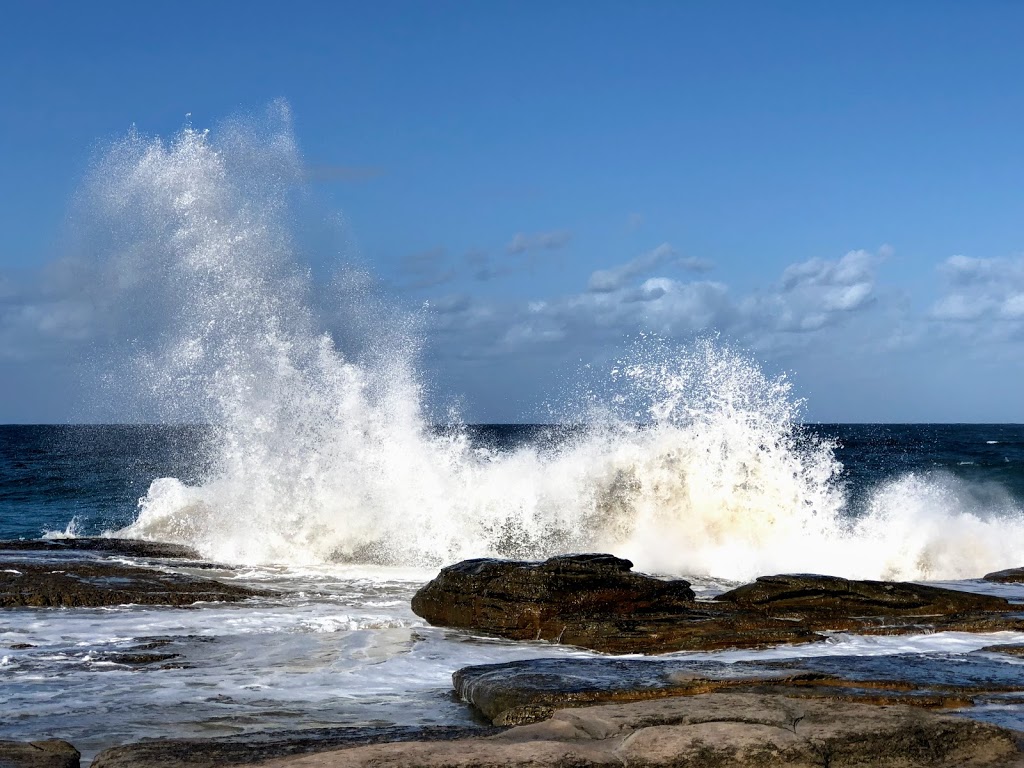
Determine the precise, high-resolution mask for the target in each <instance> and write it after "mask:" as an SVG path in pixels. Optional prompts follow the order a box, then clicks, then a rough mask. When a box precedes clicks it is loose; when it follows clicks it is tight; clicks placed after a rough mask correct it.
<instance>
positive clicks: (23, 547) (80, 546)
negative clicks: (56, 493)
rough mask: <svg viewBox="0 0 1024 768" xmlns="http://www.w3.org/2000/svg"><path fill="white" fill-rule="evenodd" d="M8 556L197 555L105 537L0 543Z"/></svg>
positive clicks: (150, 543)
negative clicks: (80, 554)
mask: <svg viewBox="0 0 1024 768" xmlns="http://www.w3.org/2000/svg"><path fill="white" fill-rule="evenodd" d="M5 550H6V551H9V552H54V553H61V552H101V553H104V554H109V555H122V556H124V557H155V558H165V559H176V558H183V559H187V560H198V559H199V553H198V552H196V551H195V550H194V549H192V548H191V547H186V546H185V545H183V544H168V543H165V542H159V541H142V540H141V539H115V538H107V537H105V536H93V537H82V538H72V539H8V540H0V551H5Z"/></svg>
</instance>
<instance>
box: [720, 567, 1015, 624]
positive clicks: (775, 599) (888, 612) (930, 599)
mask: <svg viewBox="0 0 1024 768" xmlns="http://www.w3.org/2000/svg"><path fill="white" fill-rule="evenodd" d="M715 600H716V601H718V602H723V603H733V604H735V605H737V606H741V607H743V608H747V609H752V610H758V611H764V612H768V613H772V614H793V613H796V614H807V613H810V614H813V615H815V616H819V617H826V616H849V615H857V614H861V615H871V616H907V615H910V616H915V615H920V616H933V615H935V614H956V613H969V612H985V611H1009V610H1015V609H1014V608H1013V606H1010V605H1009V604H1008V603H1007V601H1006V600H1004V599H1003V598H1001V597H991V596H989V595H978V594H975V593H973V592H962V591H959V590H954V589H943V588H941V587H931V586H927V585H924V584H912V583H908V582H899V581H854V580H851V579H843V578H840V577H838V576H819V575H817V574H784V575H780V576H761V577H760V578H758V579H757V580H756V581H755V582H753V583H752V584H744V585H743V586H741V587H737V588H736V589H733V590H730V591H729V592H725V593H723V594H721V595H718V596H717V597H716V598H715ZM1016 610H1020V608H1017V609H1016Z"/></svg>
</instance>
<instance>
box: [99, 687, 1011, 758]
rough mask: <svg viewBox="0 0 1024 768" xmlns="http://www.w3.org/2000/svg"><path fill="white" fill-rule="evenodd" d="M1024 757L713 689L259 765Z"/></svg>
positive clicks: (912, 727)
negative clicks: (481, 731) (484, 731)
mask: <svg viewBox="0 0 1024 768" xmlns="http://www.w3.org/2000/svg"><path fill="white" fill-rule="evenodd" d="M167 764H168V765H173V763H167ZM1022 764H1024V763H1022V762H1021V753H1020V752H1019V750H1018V747H1017V743H1016V738H1015V734H1014V733H1013V732H1011V731H1008V730H1006V729H1003V728H999V727H998V726H994V725H988V724H984V723H977V722H972V721H970V720H966V719H962V718H956V717H950V716H946V715H941V714H936V713H932V712H928V711H925V710H921V709H916V708H913V707H905V706H887V707H875V706H870V705H866V704H858V703H838V704H837V703H834V702H824V701H820V700H814V699H809V700H794V699H791V698H787V697H784V696H772V695H758V694H743V693H714V694H707V695H705V696H695V697H678V698H671V699H661V700H658V701H645V702H634V703H629V704H608V705H603V706H596V707H585V708H581V709H573V710H563V711H560V712H556V713H555V714H554V716H552V717H551V718H550V719H549V720H546V721H544V722H540V723H534V724H531V725H522V726H518V727H515V728H511V729H509V730H507V731H505V732H504V733H501V734H498V735H496V736H490V737H486V738H468V739H459V740H456V741H448V742H432V743H431V742H427V743H424V742H410V743H404V744H396V743H389V744H377V745H366V746H358V747H351V748H347V749H340V750H337V751H332V752H322V753H319V754H312V755H305V756H301V757H291V758H284V759H278V760H269V761H266V762H264V763H262V764H261V765H263V766H264V768H355V767H356V766H359V767H360V768H362V767H364V766H365V767H368V766H385V765H386V766H393V767H394V768H401V767H403V766H421V767H422V768H432V767H435V766H436V767H440V766H446V767H450V768H454V767H455V766H467V767H468V766H476V767H478V768H490V767H491V766H494V767H497V766H533V767H534V768H543V767H545V766H551V768H555V767H556V766H557V767H558V768H569V767H570V766H572V767H574V768H582V767H583V766H616V767H617V768H621V766H645V767H646V768H654V767H655V766H665V767H666V768H667V767H668V766H677V767H681V766H688V767H689V768H726V767H727V766H728V767H730V768H732V767H733V766H758V767H759V768H775V767H776V766H778V767H780V768H781V766H789V767H790V768H793V767H799V768H822V767H823V766H825V767H827V768H852V767H853V766H859V767H860V768H866V766H872V768H910V767H911V766H914V767H915V768H940V767H941V768H952V767H953V766H957V767H958V768H968V767H973V768H983V767H989V768H997V767H1001V768H1009V767H1010V766H1020V765H1022ZM100 768H106V765H105V764H103V765H101V766H100ZM118 768H127V765H126V764H122V765H121V766H118Z"/></svg>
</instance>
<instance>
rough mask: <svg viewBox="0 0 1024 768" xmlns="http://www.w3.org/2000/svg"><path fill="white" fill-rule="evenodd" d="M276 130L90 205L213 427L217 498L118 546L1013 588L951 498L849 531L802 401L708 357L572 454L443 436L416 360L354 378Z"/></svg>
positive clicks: (623, 396)
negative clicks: (555, 560)
mask: <svg viewBox="0 0 1024 768" xmlns="http://www.w3.org/2000/svg"><path fill="white" fill-rule="evenodd" d="M272 111H273V112H274V114H273V115H272V116H271V118H268V120H267V121H264V122H262V123H258V124H257V123H246V122H245V121H236V122H234V123H232V124H230V125H228V126H225V127H224V128H222V129H220V130H219V131H218V132H217V133H216V134H211V133H206V132H199V131H196V130H194V129H192V128H191V127H186V128H185V129H184V130H183V131H181V132H180V133H179V134H178V135H177V136H176V137H175V138H174V140H173V141H171V142H168V143H165V142H163V141H161V140H159V139H146V138H143V137H139V136H136V135H132V136H130V137H129V138H128V139H127V140H125V141H124V142H122V143H120V144H118V145H117V146H116V147H115V148H114V149H113V150H112V151H111V152H110V154H109V155H108V156H107V157H106V158H105V159H104V160H103V161H102V162H100V163H99V164H98V166H97V168H96V171H95V173H94V175H93V179H92V182H91V184H90V186H89V187H88V189H89V193H88V194H89V197H90V199H91V200H92V203H91V207H92V213H91V215H93V216H96V217H98V220H99V221H100V222H101V226H98V229H100V230H102V231H104V232H106V233H108V235H107V236H109V237H110V238H111V241H112V242H113V243H115V246H114V247H113V254H112V256H111V261H112V263H113V265H114V266H113V267H112V269H114V270H115V271H116V272H117V274H119V275H120V274H124V275H127V277H125V278H124V280H125V281H126V283H127V285H126V287H125V291H126V292H128V293H131V292H132V291H134V292H135V293H139V292H141V293H142V294H143V295H144V297H145V298H144V299H136V300H135V303H136V304H140V303H141V304H142V305H146V304H147V302H148V303H152V304H153V306H154V307H156V308H157V309H155V310H153V312H155V313H157V314H159V313H161V312H162V313H164V314H163V315H161V325H160V327H159V328H158V329H157V330H156V331H154V333H153V334H152V335H151V337H150V338H149V340H148V342H147V341H146V339H142V340H140V342H139V358H140V359H141V361H142V365H141V370H142V376H143V381H144V382H145V383H146V384H147V385H148V386H149V387H150V388H151V389H152V391H153V392H154V393H155V394H156V395H157V396H158V398H159V400H160V402H161V403H162V404H163V405H164V407H165V415H167V416H168V417H169V418H183V417H187V418H189V419H192V420H203V421H207V422H209V423H211V424H216V425H217V433H216V438H215V439H216V450H215V454H216V461H215V462H214V466H213V468H212V469H211V471H210V473H209V475H208V477H207V478H206V479H205V481H204V482H202V483H201V484H199V485H195V486H190V485H186V484H184V483H182V482H180V481H179V480H177V479H174V478H162V479H158V480H156V481H155V482H153V484H152V486H151V487H150V489H149V491H148V493H147V494H146V496H145V497H144V498H143V499H141V500H140V503H139V515H138V519H137V520H136V521H135V522H134V523H133V524H132V525H130V526H129V527H127V528H126V529H124V530H123V531H120V532H119V534H120V535H126V536H136V537H143V538H152V539H160V540H168V541H178V542H183V543H187V544H190V545H192V546H194V547H196V548H198V549H199V550H200V551H201V552H202V553H203V554H204V555H205V556H207V557H211V558H215V559H218V560H222V561H227V562H234V563H253V564H268V563H288V564H296V565H297V564H317V563H325V562H356V563H395V564H404V565H410V566H431V567H433V566H437V565H440V564H443V563H448V562H452V561H455V560H458V559H462V558H466V557H473V556H482V555H511V556H522V557H541V556H545V555H550V554H554V553H558V552H566V551H581V550H605V551H611V552H615V553H617V554H620V555H624V556H627V557H630V558H632V559H633V560H634V561H635V562H636V564H637V565H638V566H639V567H640V568H642V569H646V570H651V571H657V572H664V573H673V574H710V575H713V576H717V577H722V578H728V579H746V578H749V577H751V576H753V575H756V574H760V573H771V572H780V571H818V572H825V573H834V574H841V575H847V576H857V577H886V578H910V579H927V578H963V577H972V576H977V575H979V574H980V573H984V572H985V571H986V570H992V569H994V568H997V567H1007V566H1011V565H1019V564H1020V563H1019V553H1020V552H1021V551H1022V550H1024V518H1022V515H1021V513H1020V511H1019V510H1017V509H1014V508H1013V507H1012V505H1010V506H1005V507H1000V508H998V509H993V508H991V507H986V506H984V505H982V506H980V507H979V506H978V505H977V504H976V503H975V500H973V498H972V497H971V496H970V494H968V493H964V492H962V490H963V489H959V488H958V487H957V486H956V484H955V482H953V481H952V480H950V479H949V478H944V477H942V476H919V475H906V476H903V477H899V478H897V479H895V480H893V481H891V482H888V483H886V484H885V485H883V486H881V487H879V488H877V489H876V490H875V491H874V493H873V494H872V495H871V497H870V499H869V500H868V503H867V506H866V511H865V513H864V514H863V515H862V516H861V517H859V518H857V519H854V518H853V517H852V516H851V515H850V514H849V511H848V510H847V502H846V498H845V495H844V492H843V489H842V487H841V485H840V484H839V482H838V477H839V474H838V473H839V470H840V467H839V465H838V464H837V462H836V460H835V457H834V453H833V449H832V446H831V445H829V444H828V443H827V442H824V441H821V440H818V439H815V438H813V437H812V436H810V435H809V434H806V433H805V432H803V431H802V430H801V428H800V426H799V418H800V403H799V402H798V401H796V400H795V399H794V398H793V396H792V393H791V388H790V384H789V382H788V381H787V380H786V378H785V377H771V376H768V375H766V374H765V373H764V372H763V371H762V370H761V369H760V368H759V367H758V366H757V365H756V364H755V363H754V362H752V361H751V360H750V359H748V358H747V357H745V356H744V355H743V354H740V353H738V352H736V351H735V350H733V349H731V348H729V347H728V346H727V345H723V344H720V343H718V342H716V341H715V340H713V339H703V340H699V341H697V342H695V343H694V344H692V345H690V346H688V347H686V348H683V349H671V348H668V347H667V346H665V345H658V344H653V345H648V347H646V348H645V349H643V350H641V351H640V352H638V353H637V354H635V355H633V356H631V357H629V358H628V359H626V360H623V361H622V362H621V364H620V365H619V366H617V368H616V369H615V371H614V374H613V378H614V379H615V381H614V382H613V384H614V387H613V390H614V391H615V393H616V394H615V395H613V396H611V397H609V398H608V399H606V400H604V401H603V402H591V404H590V405H591V407H590V408H589V409H588V411H587V413H586V414H585V415H586V418H587V419H588V421H589V423H590V425H591V426H590V428H589V429H587V430H586V431H583V432H581V433H579V434H577V435H576V436H575V437H574V438H572V439H570V440H568V441H567V442H566V443H564V444H562V445H560V446H558V447H551V446H526V447H522V448H520V449H518V450H514V451H508V452H491V451H485V450H482V449H479V448H475V447H474V446H473V445H472V444H471V442H470V440H469V439H468V437H467V435H466V434H465V432H464V431H463V430H460V429H457V428H456V429H452V430H449V431H447V432H446V433H445V434H443V435H439V434H436V433H435V432H433V431H431V429H430V428H429V425H428V421H427V419H426V417H425V415H424V411H423V402H424V396H423V387H422V384H421V382H420V379H419V377H418V375H417V372H416V369H415V365H414V360H415V346H414V345H413V344H412V343H411V342H410V341H409V338H408V336H407V335H403V334H397V335H396V334H394V333H391V334H386V335H385V334H382V335H381V336H380V337H379V338H378V339H377V340H376V342H375V344H373V345H370V346H371V349H372V354H366V355H363V356H362V357H361V358H360V359H358V360H357V359H348V358H346V357H345V356H343V355H342V354H341V352H340V351H339V349H338V346H337V345H336V343H335V340H334V339H333V338H332V336H331V335H329V334H327V333H324V332H322V331H321V330H319V329H318V326H317V322H316V320H315V316H314V313H313V311H312V310H311V308H310V307H311V303H310V293H311V291H310V280H309V277H308V275H307V274H306V273H305V272H304V271H303V270H302V269H301V268H300V267H299V266H298V265H297V260H296V257H295V255H294V252H295V246H294V244H293V242H292V236H291V233H290V229H289V222H290V215H289V210H290V205H291V202H292V198H293V197H294V190H295V188H296V185H297V184H298V181H299V179H300V178H301V175H302V174H301V168H302V164H301V161H300V157H299V155H298V152H297V150H296V148H295V142H294V140H293V138H292V133H291V129H290V126H289V121H288V115H287V110H286V109H285V108H283V107H281V106H280V105H278V106H277V107H275V108H274V110H272ZM109 233H112V234H109ZM140 275H141V276H143V277H140ZM132 303H133V302H131V301H128V302H126V304H127V305H129V306H130V305H132ZM637 422H642V423H643V424H644V426H642V427H638V426H636V423H637Z"/></svg>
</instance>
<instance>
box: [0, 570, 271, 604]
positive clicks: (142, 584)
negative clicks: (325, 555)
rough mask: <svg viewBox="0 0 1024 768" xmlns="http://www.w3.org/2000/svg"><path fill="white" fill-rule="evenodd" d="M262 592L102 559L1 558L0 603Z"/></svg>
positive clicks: (148, 600) (231, 598) (134, 600)
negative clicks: (49, 559) (46, 560)
mask: <svg viewBox="0 0 1024 768" xmlns="http://www.w3.org/2000/svg"><path fill="white" fill-rule="evenodd" d="M266 594H268V593H267V592H263V591H259V590H254V589H249V588H248V587H243V586H239V585H236V584H224V583H222V582H219V581H214V580H212V579H201V578H198V577H196V576H189V575H184V574H176V573H164V572H161V571H156V570H152V569H150V568H139V567H136V566H130V565H122V564H119V563H112V562H108V561H105V560H86V559H72V558H68V559H62V560H60V562H45V561H33V560H16V559H12V560H0V608H24V607H40V608H49V607H68V608H71V607H93V606H103V605H126V604H137V605H191V604H192V603H196V602H198V601H216V602H237V601H239V600H245V599H246V598H248V597H254V596H258V595H266Z"/></svg>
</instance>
